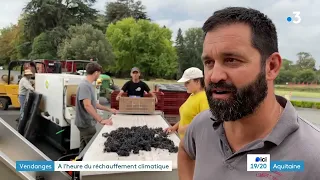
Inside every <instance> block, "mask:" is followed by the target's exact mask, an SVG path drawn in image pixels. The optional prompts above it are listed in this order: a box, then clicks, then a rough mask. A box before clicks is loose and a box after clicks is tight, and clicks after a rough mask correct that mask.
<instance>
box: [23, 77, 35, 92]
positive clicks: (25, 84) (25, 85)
mask: <svg viewBox="0 0 320 180" xmlns="http://www.w3.org/2000/svg"><path fill="white" fill-rule="evenodd" d="M21 80H22V79H21ZM22 86H23V87H25V88H26V89H28V90H32V91H34V88H33V87H32V85H31V82H30V81H28V80H27V79H25V78H23V80H22Z"/></svg>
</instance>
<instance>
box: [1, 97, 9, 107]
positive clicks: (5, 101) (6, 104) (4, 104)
mask: <svg viewBox="0 0 320 180" xmlns="http://www.w3.org/2000/svg"><path fill="white" fill-rule="evenodd" d="M8 108H9V100H8V99H7V98H4V97H1V98H0V110H7V109H8Z"/></svg>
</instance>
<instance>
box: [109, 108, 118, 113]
mask: <svg viewBox="0 0 320 180" xmlns="http://www.w3.org/2000/svg"><path fill="white" fill-rule="evenodd" d="M110 112H111V113H112V114H117V113H118V110H116V109H114V108H112V109H110Z"/></svg>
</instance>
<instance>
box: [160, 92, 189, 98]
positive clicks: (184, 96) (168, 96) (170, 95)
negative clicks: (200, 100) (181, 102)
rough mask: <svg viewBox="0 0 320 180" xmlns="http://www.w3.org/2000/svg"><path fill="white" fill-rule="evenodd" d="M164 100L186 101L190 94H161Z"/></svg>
mask: <svg viewBox="0 0 320 180" xmlns="http://www.w3.org/2000/svg"><path fill="white" fill-rule="evenodd" d="M163 94H164V98H165V99H166V98H177V99H180V98H181V99H188V97H189V96H190V94H188V93H187V92H163Z"/></svg>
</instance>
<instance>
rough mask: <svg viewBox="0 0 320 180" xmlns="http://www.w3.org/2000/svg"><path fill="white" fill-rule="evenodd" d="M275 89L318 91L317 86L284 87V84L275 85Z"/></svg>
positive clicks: (319, 89) (319, 90)
mask: <svg viewBox="0 0 320 180" xmlns="http://www.w3.org/2000/svg"><path fill="white" fill-rule="evenodd" d="M275 88H276V90H283V91H300V92H319V93H320V88H319V87H290V86H289V87H286V86H276V87H275Z"/></svg>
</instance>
